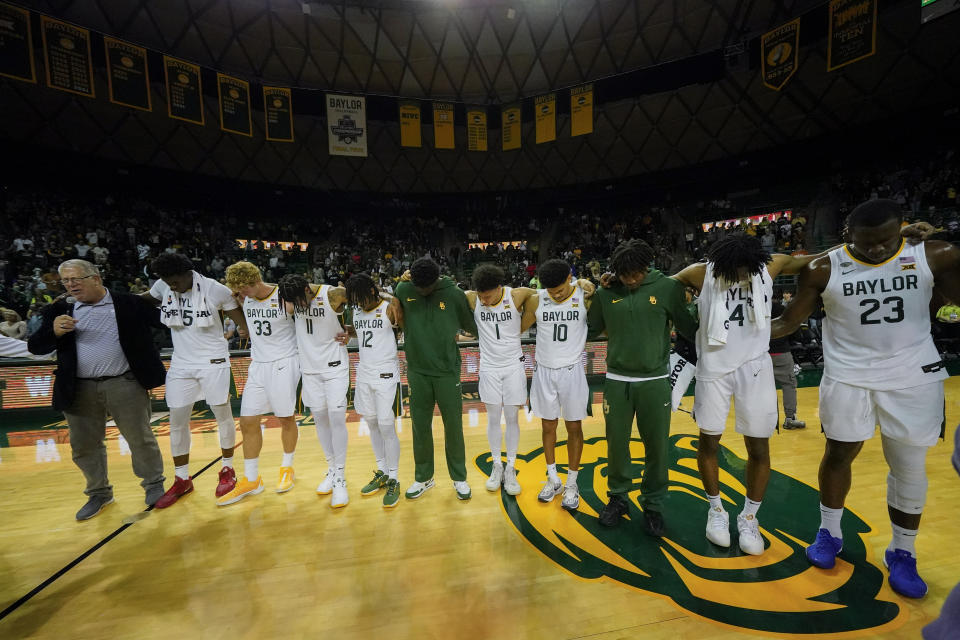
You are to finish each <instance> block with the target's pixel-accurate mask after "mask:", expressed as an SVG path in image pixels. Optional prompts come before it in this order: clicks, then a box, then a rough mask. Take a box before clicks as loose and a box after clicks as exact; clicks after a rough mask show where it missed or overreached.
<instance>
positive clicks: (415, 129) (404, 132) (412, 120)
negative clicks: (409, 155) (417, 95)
mask: <svg viewBox="0 0 960 640" xmlns="http://www.w3.org/2000/svg"><path fill="white" fill-rule="evenodd" d="M422 145H423V139H422V135H421V131H420V105H419V104H418V103H416V102H401V103H400V146H401V147H420V146H422Z"/></svg>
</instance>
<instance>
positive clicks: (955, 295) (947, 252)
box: [924, 240, 960, 304]
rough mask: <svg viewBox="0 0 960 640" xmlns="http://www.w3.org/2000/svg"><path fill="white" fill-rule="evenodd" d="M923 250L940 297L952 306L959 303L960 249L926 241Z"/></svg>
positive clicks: (939, 241)
mask: <svg viewBox="0 0 960 640" xmlns="http://www.w3.org/2000/svg"><path fill="white" fill-rule="evenodd" d="M924 250H925V252H926V255H927V264H928V265H929V266H930V271H931V272H932V273H933V280H934V283H935V284H936V287H937V289H938V290H939V291H940V293H941V295H943V297H944V298H946V299H947V300H948V301H950V302H951V303H953V304H957V303H960V249H958V248H957V247H956V246H955V245H953V244H952V243H949V242H945V241H943V240H927V241H926V242H925V243H924Z"/></svg>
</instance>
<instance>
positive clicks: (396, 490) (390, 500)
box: [383, 478, 400, 509]
mask: <svg viewBox="0 0 960 640" xmlns="http://www.w3.org/2000/svg"><path fill="white" fill-rule="evenodd" d="M399 502H400V483H399V482H398V481H396V480H391V479H389V478H388V479H387V493H386V494H385V495H384V496H383V508H384V509H393V508H394V507H395V506H397V503H399Z"/></svg>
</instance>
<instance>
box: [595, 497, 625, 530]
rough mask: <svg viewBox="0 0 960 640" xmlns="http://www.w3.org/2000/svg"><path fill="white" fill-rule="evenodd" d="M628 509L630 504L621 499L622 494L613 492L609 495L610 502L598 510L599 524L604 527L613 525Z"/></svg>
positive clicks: (616, 523)
mask: <svg viewBox="0 0 960 640" xmlns="http://www.w3.org/2000/svg"><path fill="white" fill-rule="evenodd" d="M629 510H630V505H629V504H628V503H627V501H626V500H624V499H623V496H621V495H619V494H616V493H614V494H612V495H611V496H610V502H608V503H607V504H605V505H604V507H603V509H601V510H600V524H602V525H603V526H605V527H615V526H617V525H618V524H620V520H621V518H623V516H625V515H626V514H627V511H629Z"/></svg>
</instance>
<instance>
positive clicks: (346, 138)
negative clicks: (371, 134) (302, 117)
mask: <svg viewBox="0 0 960 640" xmlns="http://www.w3.org/2000/svg"><path fill="white" fill-rule="evenodd" d="M327 147H328V149H327V150H328V151H329V153H330V155H332V156H357V157H362V158H366V157H367V99H366V98H365V97H363V96H343V95H336V94H333V93H328V94H327Z"/></svg>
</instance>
